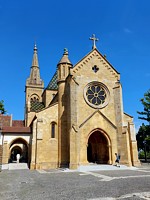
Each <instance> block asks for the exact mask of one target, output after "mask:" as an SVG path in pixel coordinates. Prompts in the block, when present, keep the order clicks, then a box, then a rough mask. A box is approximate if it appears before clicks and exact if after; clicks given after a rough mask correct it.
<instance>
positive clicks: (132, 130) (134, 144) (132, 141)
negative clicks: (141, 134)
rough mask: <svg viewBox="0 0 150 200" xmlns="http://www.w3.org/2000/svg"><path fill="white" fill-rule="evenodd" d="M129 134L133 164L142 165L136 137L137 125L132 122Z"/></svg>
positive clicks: (129, 124) (129, 126) (129, 125)
mask: <svg viewBox="0 0 150 200" xmlns="http://www.w3.org/2000/svg"><path fill="white" fill-rule="evenodd" d="M128 128H129V136H130V149H131V160H132V165H133V166H140V165H141V164H140V161H139V159H138V150H137V141H136V137H135V127H134V124H133V123H132V122H130V123H128Z"/></svg>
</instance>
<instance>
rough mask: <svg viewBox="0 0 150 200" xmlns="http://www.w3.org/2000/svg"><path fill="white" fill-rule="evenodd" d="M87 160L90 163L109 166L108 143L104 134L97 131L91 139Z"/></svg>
mask: <svg viewBox="0 0 150 200" xmlns="http://www.w3.org/2000/svg"><path fill="white" fill-rule="evenodd" d="M87 159H88V162H93V163H98V164H108V161H109V149H108V141H107V138H106V137H105V136H104V134H103V133H101V132H100V131H95V132H94V133H92V134H91V135H90V137H89V140H88V147H87Z"/></svg>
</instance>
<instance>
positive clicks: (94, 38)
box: [89, 34, 98, 49]
mask: <svg viewBox="0 0 150 200" xmlns="http://www.w3.org/2000/svg"><path fill="white" fill-rule="evenodd" d="M89 39H90V40H93V46H92V49H95V48H96V45H95V42H97V41H98V38H96V37H95V34H93V35H92V37H90V38H89Z"/></svg>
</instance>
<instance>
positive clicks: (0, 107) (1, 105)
mask: <svg viewBox="0 0 150 200" xmlns="http://www.w3.org/2000/svg"><path fill="white" fill-rule="evenodd" d="M0 113H1V114H5V113H6V110H5V108H4V101H3V100H1V101H0Z"/></svg>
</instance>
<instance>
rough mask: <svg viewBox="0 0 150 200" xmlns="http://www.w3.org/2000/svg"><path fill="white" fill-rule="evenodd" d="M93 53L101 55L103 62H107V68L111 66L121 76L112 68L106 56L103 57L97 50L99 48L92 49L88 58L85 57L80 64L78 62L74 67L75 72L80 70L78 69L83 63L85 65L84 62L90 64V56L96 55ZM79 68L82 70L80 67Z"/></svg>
mask: <svg viewBox="0 0 150 200" xmlns="http://www.w3.org/2000/svg"><path fill="white" fill-rule="evenodd" d="M93 53H94V54H97V55H99V56H100V57H101V59H103V61H104V62H105V64H106V66H108V65H109V66H110V67H111V68H112V69H113V70H114V72H115V73H116V74H118V75H120V73H119V72H118V71H117V70H116V69H115V68H114V67H113V66H112V64H111V63H110V62H109V61H108V60H107V59H106V58H105V56H103V55H102V54H101V53H100V52H99V51H98V50H97V48H94V49H92V50H91V51H90V52H89V53H88V54H87V55H86V56H84V57H83V58H82V59H81V60H80V61H79V62H77V63H76V64H75V65H74V67H73V72H74V70H78V67H79V65H80V64H81V65H82V62H83V64H84V62H85V63H86V62H88V60H89V59H90V56H91V55H94V54H93ZM79 68H80V67H79Z"/></svg>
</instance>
